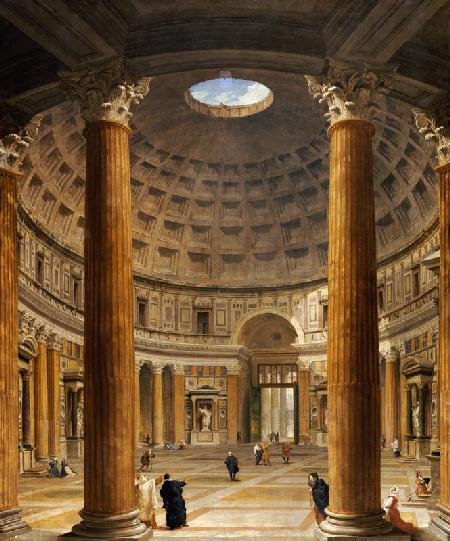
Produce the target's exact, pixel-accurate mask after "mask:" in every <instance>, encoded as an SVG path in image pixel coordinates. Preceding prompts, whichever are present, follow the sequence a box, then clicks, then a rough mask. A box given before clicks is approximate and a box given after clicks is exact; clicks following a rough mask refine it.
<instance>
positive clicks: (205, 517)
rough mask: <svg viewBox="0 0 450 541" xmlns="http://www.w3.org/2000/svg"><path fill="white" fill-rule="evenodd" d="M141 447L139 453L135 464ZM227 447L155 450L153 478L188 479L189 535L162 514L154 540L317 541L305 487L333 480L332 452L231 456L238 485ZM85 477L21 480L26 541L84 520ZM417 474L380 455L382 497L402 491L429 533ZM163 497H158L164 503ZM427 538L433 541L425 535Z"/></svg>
mask: <svg viewBox="0 0 450 541" xmlns="http://www.w3.org/2000/svg"><path fill="white" fill-rule="evenodd" d="M143 449H144V448H143V447H141V448H139V449H138V450H137V452H136V464H139V457H140V455H141V453H142V451H143ZM228 450H229V448H228V447H220V448H212V447H209V448H205V447H195V448H194V447H191V448H188V449H186V450H183V451H166V450H157V451H156V453H157V456H156V459H154V463H153V471H152V472H149V473H148V475H149V476H150V475H152V476H155V477H156V476H158V475H160V474H162V473H165V472H170V473H171V475H172V477H173V478H176V479H179V480H185V481H186V483H187V485H186V487H185V491H184V495H185V498H186V505H187V510H188V523H189V528H183V529H180V530H175V531H170V530H168V529H166V528H165V513H164V510H163V509H161V508H160V509H158V514H157V520H158V524H159V525H160V526H159V528H158V529H156V530H155V531H154V538H155V539H161V540H164V539H168V538H174V539H177V540H180V539H196V540H210V539H215V540H216V539H217V540H218V539H227V540H229V539H241V538H246V539H255V540H256V539H257V540H260V539H265V540H271V541H277V540H282V539H302V540H305V541H306V540H309V539H313V534H312V529H313V527H314V526H315V523H314V514H313V511H312V507H311V504H310V501H309V492H308V487H307V484H306V480H307V476H308V473H309V472H311V471H317V472H319V474H320V475H321V476H323V477H324V478H325V479H327V453H326V450H324V449H318V448H312V447H311V448H304V447H299V448H296V449H295V450H294V452H293V456H292V458H291V463H290V464H289V465H285V464H283V462H282V459H281V454H280V448H279V446H276V445H273V446H272V447H271V454H272V460H271V466H270V467H265V466H255V464H254V461H253V451H252V446H251V445H240V446H238V447H234V448H232V449H231V450H232V451H233V452H234V453H235V454H236V455H237V456H238V458H239V463H240V473H239V474H238V481H236V482H230V481H229V480H228V474H227V471H226V469H225V466H224V464H223V460H224V458H225V456H226V454H227V451H228ZM72 466H73V467H74V469H75V470H77V471H78V472H80V474H79V475H78V476H77V477H76V478H75V479H48V478H42V479H21V481H20V505H21V506H22V508H23V510H24V517H25V520H26V521H27V522H28V524H29V525H30V526H31V527H32V531H31V532H29V533H27V534H25V535H22V536H20V539H24V540H25V539H33V540H41V541H50V540H54V539H55V538H56V536H57V535H58V534H60V533H63V532H66V531H69V530H70V528H71V526H72V525H73V524H75V523H77V522H78V521H79V517H78V511H79V510H80V509H81V507H82V505H83V474H82V466H81V464H78V463H76V462H73V464H72ZM416 469H420V470H421V471H422V472H425V473H427V474H428V473H429V468H428V467H427V465H425V464H420V465H418V464H416V463H414V464H411V463H407V462H403V461H399V460H398V459H394V458H393V457H391V456H390V453H384V452H383V456H382V496H383V497H385V495H387V494H388V492H389V488H390V487H391V486H392V485H398V486H399V488H400V491H401V493H400V501H401V502H402V503H401V512H402V516H403V517H404V518H405V519H406V520H408V521H411V522H413V523H415V524H416V525H417V526H419V527H425V526H427V524H428V522H429V514H428V512H427V510H426V509H425V508H424V507H412V506H408V503H407V499H408V496H409V495H410V493H411V490H412V488H413V486H414V476H415V471H416ZM158 498H159V497H158ZM420 538H421V539H425V538H426V539H429V538H430V539H432V537H429V536H428V534H426V533H425V532H424V533H422V534H420Z"/></svg>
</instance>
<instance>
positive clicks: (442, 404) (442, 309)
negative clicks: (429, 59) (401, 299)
mask: <svg viewBox="0 0 450 541" xmlns="http://www.w3.org/2000/svg"><path fill="white" fill-rule="evenodd" d="M448 108H449V104H448V103H447V104H446V110H445V109H441V110H439V111H436V113H435V114H434V115H427V114H425V113H424V112H421V111H414V114H415V117H416V124H417V128H418V129H419V131H420V132H421V133H422V134H423V135H424V137H425V139H426V140H427V141H432V142H433V143H434V144H435V145H436V153H437V157H438V162H439V165H438V167H436V173H437V174H438V175H439V187H440V189H439V226H440V242H441V258H440V269H439V441H440V449H441V460H440V487H441V489H440V496H439V504H438V509H439V513H438V515H437V516H435V517H433V519H432V521H431V526H430V527H431V529H432V530H433V531H434V532H435V533H436V534H437V535H438V536H439V538H440V539H445V540H446V541H447V540H448V539H450V137H449V126H448ZM440 116H442V117H443V120H444V122H443V123H442V125H441V123H440V122H437V121H436V117H438V118H439V117H440ZM445 121H447V124H445Z"/></svg>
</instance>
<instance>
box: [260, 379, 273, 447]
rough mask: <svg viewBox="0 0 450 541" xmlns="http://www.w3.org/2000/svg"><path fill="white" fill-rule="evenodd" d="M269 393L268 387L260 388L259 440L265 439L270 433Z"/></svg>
mask: <svg viewBox="0 0 450 541" xmlns="http://www.w3.org/2000/svg"><path fill="white" fill-rule="evenodd" d="M270 392H271V388H270V387H262V388H261V439H265V438H267V436H268V434H270V432H272V428H271V422H270V421H271V419H270V404H271V397H270Z"/></svg>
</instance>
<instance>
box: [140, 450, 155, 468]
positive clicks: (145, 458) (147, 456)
mask: <svg viewBox="0 0 450 541" xmlns="http://www.w3.org/2000/svg"><path fill="white" fill-rule="evenodd" d="M152 458H155V453H154V452H153V451H152V449H151V448H150V449H147V450H146V451H144V454H143V455H142V456H141V467H140V469H139V471H142V470H148V468H149V467H150V466H151V464H152Z"/></svg>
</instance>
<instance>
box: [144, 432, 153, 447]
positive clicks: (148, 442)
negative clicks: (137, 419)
mask: <svg viewBox="0 0 450 541" xmlns="http://www.w3.org/2000/svg"><path fill="white" fill-rule="evenodd" d="M144 441H145V443H146V444H147V445H148V446H150V445H151V444H152V439H151V438H150V434H147V435H146V436H145V438H144Z"/></svg>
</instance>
